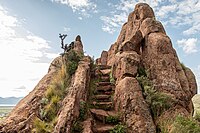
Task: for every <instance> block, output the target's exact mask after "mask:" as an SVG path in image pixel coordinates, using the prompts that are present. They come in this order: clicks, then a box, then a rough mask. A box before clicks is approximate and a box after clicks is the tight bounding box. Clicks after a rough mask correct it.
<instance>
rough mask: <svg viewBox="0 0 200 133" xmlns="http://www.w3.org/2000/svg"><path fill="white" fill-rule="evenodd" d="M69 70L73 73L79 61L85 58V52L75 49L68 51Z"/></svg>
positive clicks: (70, 73) (69, 72)
mask: <svg viewBox="0 0 200 133" xmlns="http://www.w3.org/2000/svg"><path fill="white" fill-rule="evenodd" d="M66 58H67V67H66V68H67V72H68V74H69V75H73V74H74V73H75V71H76V69H77V67H78V62H79V61H80V60H81V59H82V58H83V54H77V53H76V52H75V51H74V50H71V51H69V52H68V53H67V56H66Z"/></svg>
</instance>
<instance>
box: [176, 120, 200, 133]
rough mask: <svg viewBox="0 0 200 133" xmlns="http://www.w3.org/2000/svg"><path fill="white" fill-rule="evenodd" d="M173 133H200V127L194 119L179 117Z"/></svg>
mask: <svg viewBox="0 0 200 133" xmlns="http://www.w3.org/2000/svg"><path fill="white" fill-rule="evenodd" d="M172 133H200V126H199V123H198V122H197V121H195V120H194V119H192V118H187V117H183V116H177V117H176V119H175V122H174V124H173V128H172Z"/></svg>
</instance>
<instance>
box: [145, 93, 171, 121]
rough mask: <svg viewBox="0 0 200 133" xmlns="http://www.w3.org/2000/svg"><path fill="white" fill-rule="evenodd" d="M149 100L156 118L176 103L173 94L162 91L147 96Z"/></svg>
mask: <svg viewBox="0 0 200 133" xmlns="http://www.w3.org/2000/svg"><path fill="white" fill-rule="evenodd" d="M147 102H148V103H149V105H150V108H151V110H152V112H153V116H154V118H156V117H158V116H160V115H161V114H162V113H163V112H164V111H166V110H168V109H169V108H170V107H172V105H173V104H174V101H173V99H172V97H171V96H169V95H167V94H165V93H161V92H155V93H154V94H153V95H149V96H147Z"/></svg>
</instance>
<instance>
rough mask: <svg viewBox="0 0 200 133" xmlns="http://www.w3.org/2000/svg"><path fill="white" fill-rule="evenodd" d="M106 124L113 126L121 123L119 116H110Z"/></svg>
mask: <svg viewBox="0 0 200 133" xmlns="http://www.w3.org/2000/svg"><path fill="white" fill-rule="evenodd" d="M106 123H111V124H117V123H119V116H108V117H106Z"/></svg>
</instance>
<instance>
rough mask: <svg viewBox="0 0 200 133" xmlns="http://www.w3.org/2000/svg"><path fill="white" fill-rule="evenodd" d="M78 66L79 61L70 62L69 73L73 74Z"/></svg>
mask: <svg viewBox="0 0 200 133" xmlns="http://www.w3.org/2000/svg"><path fill="white" fill-rule="evenodd" d="M77 68H78V62H75V61H71V62H69V63H68V69H67V72H68V73H69V75H73V74H74V73H75V72H76V69H77Z"/></svg>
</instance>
